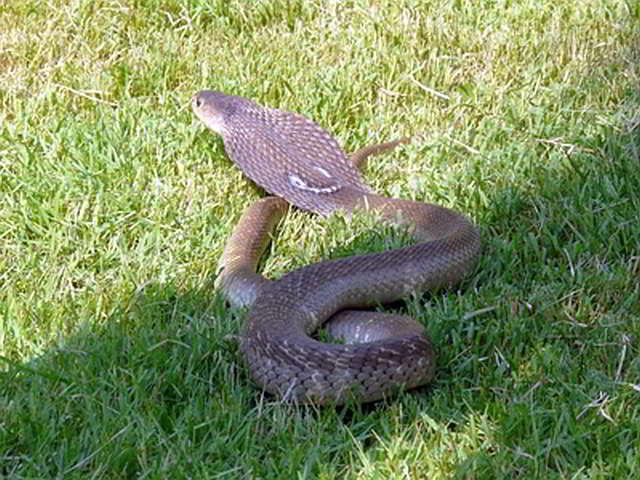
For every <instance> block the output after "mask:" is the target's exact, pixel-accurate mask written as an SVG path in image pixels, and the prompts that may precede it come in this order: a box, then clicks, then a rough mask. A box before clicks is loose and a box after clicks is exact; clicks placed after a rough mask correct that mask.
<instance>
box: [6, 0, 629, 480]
mask: <svg viewBox="0 0 640 480" xmlns="http://www.w3.org/2000/svg"><path fill="white" fill-rule="evenodd" d="M370 3H371V4H369V2H363V1H358V0H354V1H351V2H335V1H327V2H320V1H295V0H292V1H287V2H284V1H277V0H275V1H271V2H268V1H256V2H243V1H239V0H238V1H225V0H221V1H215V0H214V1H211V2H204V1H199V0H192V1H187V0H168V1H165V2H152V1H144V0H143V1H138V2H111V1H92V2H84V1H81V0H75V1H71V2H62V1H51V2H47V3H46V4H45V3H42V2H36V1H29V0H17V1H14V2H4V3H2V4H0V13H1V15H0V46H1V48H0V105H1V106H2V107H1V109H0V120H1V122H0V175H1V177H0V180H1V183H0V239H1V243H0V282H1V284H0V322H1V323H0V476H2V477H5V478H183V477H189V478H320V479H330V478H355V479H374V478H375V479H377V478H571V479H582V478H584V479H586V478H616V479H620V478H636V477H637V476H638V475H639V474H640V463H639V462H638V458H639V457H640V447H639V445H640V407H638V405H640V402H639V401H638V400H639V398H640V355H639V352H640V348H639V346H638V341H639V339H640V283H639V282H638V278H640V250H639V247H638V245H639V244H638V238H640V226H639V225H640V215H639V214H638V212H639V211H640V195H638V192H639V191H640V126H639V125H640V115H639V113H638V112H639V111H640V110H639V106H640V90H639V85H640V69H639V67H638V65H639V64H640V49H639V47H640V42H639V40H640V36H639V34H640V6H639V5H638V4H636V3H635V2H631V1H615V0H607V1H595V0H585V1H582V2H573V1H566V0H556V1H554V2H551V1H548V0H547V1H541V2H538V1H536V2H534V1H532V0H523V1H520V2H509V1H504V2H460V1H444V0H442V1H434V2H418V1H410V0H406V1H402V2H391V1H389V2H386V1H383V2H370ZM202 88H215V89H219V90H223V91H226V92H229V93H233V94H236V95H244V96H247V97H251V98H253V99H255V100H257V101H258V102H260V103H262V104H266V105H270V106H274V107H278V108H282V109H286V110H292V111H297V112H301V113H303V114H305V115H307V116H309V117H311V118H313V119H314V120H315V121H317V122H318V123H320V124H322V125H323V126H325V127H326V128H328V129H329V130H330V131H332V132H333V133H334V134H335V135H336V136H337V137H338V138H339V140H340V141H341V142H342V143H343V145H345V148H346V149H347V150H354V149H357V148H359V147H361V146H363V145H366V144H368V143H373V142H376V141H380V140H386V139H390V138H395V137H398V136H400V135H405V134H409V133H418V134H422V135H423V140H422V141H421V142H418V143H417V144H413V145H410V146H407V147H404V148H402V149H400V150H399V151H398V152H396V153H394V154H391V155H387V156H385V157H381V158H377V159H375V160H373V161H371V162H370V164H369V166H368V167H367V170H366V177H367V178H368V179H369V180H370V183H371V185H372V186H373V187H374V188H375V189H376V190H377V191H379V192H381V193H384V194H386V195H390V196H397V197H404V198H415V199H420V200H430V201H434V202H437V203H441V204H443V205H446V206H449V207H452V208H455V209H458V210H460V211H463V212H465V213H467V214H469V215H470V216H471V217H472V218H473V219H474V221H475V222H476V224H477V225H478V227H479V229H480V230H481V232H482V235H483V238H484V242H485V250H484V255H483V257H482V260H481V261H480V263H479V265H478V268H477V270H476V272H475V273H474V274H473V275H472V276H470V277H469V278H468V279H467V280H466V281H465V282H463V283H462V284H461V285H460V286H459V287H458V288H456V289H451V290H448V291H444V292H436V293H434V294H432V295H430V296H425V297H421V298H411V299H408V300H407V301H406V303H405V305H404V306H402V307H401V310H404V311H406V312H408V313H409V314H411V315H414V316H415V317H416V318H418V319H419V320H420V321H422V322H424V323H425V325H426V327H427V330H428V332H429V335H430V336H431V338H432V339H433V340H434V342H435V343H436V345H438V349H439V355H440V357H439V370H438V374H437V377H436V379H435V381H434V382H433V383H432V384H431V385H430V386H428V387H425V388H421V389H418V390H415V391H412V392H407V393H404V394H401V395H400V396H399V397H397V398H394V399H390V400H388V401H385V402H378V403H376V404H373V405H365V406H351V407H344V408H333V409H332V408H325V409H314V408H312V407H304V408H303V407H296V406H293V405H287V404H281V403H279V402H277V401H275V400H274V399H273V398H270V397H268V396H264V395H262V394H261V393H260V392H259V391H258V390H256V388H255V387H254V386H253V385H252V384H251V381H250V380H249V379H248V378H247V374H246V371H245V369H244V366H243V365H242V363H241V362H240V361H239V360H240V359H239V358H238V355H237V352H236V350H235V347H234V346H233V345H232V344H228V343H226V342H225V341H224V340H223V337H224V336H225V335H227V334H230V333H235V332H237V331H238V329H239V328H240V325H241V323H242V321H243V313H242V312H232V311H229V310H228V309H227V308H226V307H225V305H224V302H223V301H222V300H221V299H220V298H219V296H218V295H217V294H216V292H214V291H213V290H212V283H213V279H214V276H215V265H216V262H217V259H218V256H219V255H220V253H221V252H222V248H223V245H224V241H225V239H226V238H227V237H228V235H229V234H230V232H231V230H232V228H233V225H234V224H235V222H236V221H237V219H238V218H239V216H240V214H241V212H242V211H243V210H244V209H245V208H246V206H247V205H248V204H249V203H250V202H251V201H253V200H254V199H256V198H258V197H259V196H261V195H262V194H263V193H262V192H261V191H259V189H257V188H256V187H254V186H253V185H251V184H250V183H249V182H248V181H246V180H245V179H243V178H242V175H241V174H240V173H239V171H238V170H237V169H235V167H233V166H232V165H231V163H230V162H229V160H228V159H227V158H226V156H225V155H224V151H223V148H222V143H221V141H220V139H218V138H216V137H214V136H213V135H212V134H210V133H209V132H206V131H205V130H204V128H202V126H200V125H199V124H198V123H197V122H196V121H195V120H194V118H193V115H192V114H191V112H190V109H189V98H190V96H191V94H192V93H193V92H195V91H197V90H199V89H202ZM370 230H371V225H368V226H367V224H366V221H364V220H363V221H362V222H361V221H359V220H356V221H354V222H353V223H352V224H348V223H347V222H345V221H344V219H341V218H339V217H333V218H330V219H321V218H315V217H313V216H311V215H308V214H306V213H302V212H292V213H290V214H289V216H288V218H287V219H286V221H285V223H284V225H283V226H282V229H281V232H280V235H279V237H278V239H277V241H276V242H275V244H274V245H273V247H272V249H271V255H270V257H269V258H268V260H267V261H266V262H265V271H266V272H267V273H268V274H269V275H271V276H278V275H280V274H282V273H283V272H286V271H289V270H291V269H294V268H297V267H299V266H302V265H306V264H308V263H311V262H314V261H318V260H320V259H323V258H327V257H331V256H338V255H350V254H354V253H357V252H362V251H370V250H373V249H377V248H382V247H383V246H384V245H385V244H386V243H385V242H386V240H385V239H384V237H381V236H377V235H375V234H371V233H370Z"/></svg>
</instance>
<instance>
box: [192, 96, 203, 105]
mask: <svg viewBox="0 0 640 480" xmlns="http://www.w3.org/2000/svg"><path fill="white" fill-rule="evenodd" d="M193 104H194V105H195V106H196V107H197V108H200V107H201V106H202V100H201V99H200V97H193Z"/></svg>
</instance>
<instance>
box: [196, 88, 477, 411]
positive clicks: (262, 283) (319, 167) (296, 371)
mask: <svg viewBox="0 0 640 480" xmlns="http://www.w3.org/2000/svg"><path fill="white" fill-rule="evenodd" d="M192 106H193V109H194V112H195V113H196V115H197V116H198V117H199V118H200V120H202V121H203V122H204V123H205V124H206V125H207V126H208V127H209V128H210V129H212V130H213V131H214V132H216V133H219V134H220V135H222V137H223V139H224V144H225V150H226V151H227V153H228V155H229V156H230V157H231V159H232V160H233V161H234V162H235V163H236V165H238V167H240V168H241V169H242V170H243V172H244V173H245V174H246V175H247V176H248V177H249V178H251V179H252V180H253V181H254V182H256V183H257V184H258V185H260V186H261V187H263V188H264V189H266V190H267V191H268V192H270V193H272V194H275V195H277V196H280V197H283V198H284V199H286V200H287V201H288V202H290V203H292V204H294V205H296V206H298V207H299V208H302V209H305V210H310V211H313V212H317V213H321V214H328V213H331V212H333V211H335V210H337V209H341V210H344V211H346V212H351V211H353V210H354V209H359V208H360V209H370V210H375V211H376V212H379V214H380V215H381V217H382V218H383V219H385V220H388V221H391V222H395V223H400V224H402V225H404V226H407V227H408V228H409V229H410V230H411V232H412V233H413V236H414V237H415V238H416V240H417V241H418V242H420V243H418V244H417V245H413V246H409V247H404V248H400V249H396V250H390V251H386V252H382V253H375V254H370V255H362V256H356V257H349V258H342V259H337V260H328V261H324V262H320V263H316V264H313V265H309V266H307V267H304V268H301V269H299V270H296V271H294V272H291V273H289V274H287V275H285V276H284V277H282V278H280V279H279V280H276V281H268V280H266V279H263V278H262V277H261V276H259V275H257V274H256V273H255V265H256V263H257V259H258V258H259V256H260V255H261V253H262V250H263V249H264V246H265V245H266V242H265V241H264V238H265V236H266V235H267V234H268V233H269V231H270V229H271V228H272V226H273V224H274V221H273V220H272V218H275V216H278V215H281V214H282V212H283V211H284V208H286V205H285V204H284V203H282V201H281V200H279V199H275V198H268V199H263V200H261V201H260V202H261V203H258V204H256V205H254V206H252V207H250V209H249V211H248V212H247V213H246V214H245V215H244V216H243V219H242V220H241V222H240V224H239V227H238V228H237V229H236V230H235V231H234V233H233V235H232V237H231V240H230V242H229V243H228V244H227V247H226V248H225V253H224V255H223V261H222V267H223V272H222V275H221V277H220V278H221V281H220V282H219V284H220V285H221V286H222V288H223V291H224V292H225V295H227V297H228V298H230V299H231V301H232V302H233V303H250V304H252V307H251V309H250V311H249V318H248V320H247V323H246V325H245V328H244V331H243V333H242V336H241V342H240V348H241V350H242V352H243V354H244V357H245V359H246V362H247V365H248V367H249V371H250V373H251V376H252V378H253V379H254V380H255V381H256V383H258V385H260V386H261V387H262V388H263V389H264V390H266V391H267V392H270V393H273V394H275V395H279V396H280V397H282V398H283V399H291V400H294V401H298V402H313V403H316V404H325V403H336V404H338V403H344V402H345V401H347V400H348V399H349V398H352V399H355V400H356V401H363V402H366V401H373V400H377V399H380V398H382V397H384V396H386V395H390V394H393V393H394V392H395V391H397V390H398V389H400V388H412V387H415V386H418V385H423V384H425V383H427V382H429V381H430V380H431V378H432V377H433V374H434V371H435V352H434V349H433V347H432V346H431V343H430V342H429V340H428V339H427V338H426V337H425V336H424V333H423V329H422V327H421V326H419V325H418V324H416V323H415V322H413V321H412V320H408V319H405V318H401V319H398V317H397V316H388V318H387V316H384V314H376V316H375V318H374V319H373V320H371V321H370V320H362V315H363V314H362V312H358V313H350V312H349V310H348V309H352V308H361V307H365V306H372V305H377V304H380V303H387V302H391V301H394V300H397V299H399V298H401V297H403V296H405V295H407V294H409V293H411V292H416V291H424V290H427V289H433V288H438V287H441V286H446V285H451V284H454V283H456V282H458V281H459V280H460V279H461V278H462V277H463V276H464V275H465V274H467V273H468V272H469V271H470V269H471V268H472V267H473V265H474V263H475V261H476V259H477V257H478V255H479V252H480V238H479V236H478V234H477V232H476V230H475V228H474V227H473V225H472V224H471V223H470V222H469V221H468V220H467V219H466V218H465V217H464V216H462V215H460V214H459V213H457V212H454V211H452V210H449V209H446V208H443V207H439V206H437V205H432V204H428V203H422V202H412V201H408V200H399V199H391V198H385V197H381V196H378V195H375V194H373V193H371V191H370V189H369V188H368V187H367V186H366V185H365V184H364V181H363V180H362V177H361V175H360V172H359V170H358V169H357V165H359V164H360V163H361V161H362V160H363V159H364V158H365V157H367V156H368V155H369V154H371V153H376V152H377V151H378V150H386V149H390V148H393V147H394V146H395V145H397V144H398V143H400V142H404V141H406V139H403V140H400V141H396V142H390V143H388V144H383V145H380V146H372V147H367V148H365V149H363V150H361V151H359V152H357V153H356V154H355V155H354V156H353V157H352V158H353V159H352V160H350V159H349V158H348V157H347V156H346V155H345V153H344V152H343V151H342V149H341V148H340V146H339V145H338V143H337V142H336V140H335V139H334V138H333V137H332V136H331V135H330V134H329V133H328V132H326V131H325V130H324V129H322V128H321V127H320V126H318V125H316V124H315V123H313V122H311V121H310V120H308V119H306V118H305V117H303V116H301V115H297V114H293V113H288V112H283V111H280V110H275V109H269V108H264V107H261V106H259V105H257V104H255V103H254V102H252V101H250V100H248V99H245V98H242V97H235V96H231V95H225V94H223V93H219V92H214V91H202V92H198V93H196V94H195V95H194V96H193V99H192ZM247 292H249V293H247ZM234 298H236V299H237V301H234ZM380 315H383V316H382V317H381V316H380ZM329 319H331V320H330V324H331V326H332V328H333V326H334V325H335V331H337V332H339V333H338V334H339V335H343V336H347V337H349V336H350V335H352V337H353V338H347V339H346V340H347V343H348V344H345V345H334V344H325V343H321V342H318V341H316V340H314V339H312V338H311V337H310V336H309V335H310V334H311V333H312V332H313V331H314V330H315V329H317V328H318V327H319V326H320V325H322V324H323V323H325V322H326V321H328V320H329ZM387 320H388V321H387ZM385 323H386V324H387V325H385ZM368 324H370V325H369V326H370V327H371V328H372V331H369V330H367V328H368ZM389 324H390V325H391V327H388V325H389ZM363 332H364V333H363ZM381 332H382V333H381ZM371 338H373V341H370V342H368V343H349V342H362V341H366V340H369V339H371Z"/></svg>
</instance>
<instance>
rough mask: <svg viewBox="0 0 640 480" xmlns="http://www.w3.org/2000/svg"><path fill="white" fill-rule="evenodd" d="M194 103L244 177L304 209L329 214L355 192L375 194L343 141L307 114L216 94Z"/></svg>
mask: <svg viewBox="0 0 640 480" xmlns="http://www.w3.org/2000/svg"><path fill="white" fill-rule="evenodd" d="M191 103H192V107H193V110H194V112H195V114H196V115H197V117H198V118H199V119H200V120H201V121H202V122H203V123H204V124H205V125H206V126H207V127H209V128H210V129H211V130H213V131H214V132H216V133H218V134H220V135H221V136H222V138H223V140H224V146H225V150H226V151H227V154H228V155H229V157H230V158H231V159H232V160H233V162H234V163H235V164H236V165H237V166H238V167H239V168H240V169H241V170H242V171H243V172H244V173H245V175H247V176H248V177H249V178H250V179H251V180H253V181H254V182H255V183H256V184H258V185H259V186H261V187H263V188H265V189H266V190H267V191H268V192H270V193H272V194H275V195H279V196H284V197H286V198H288V199H289V201H290V202H291V203H293V204H294V205H296V206H297V207H299V208H302V209H304V210H313V211H320V213H325V214H327V213H329V212H331V211H333V210H335V209H336V208H338V207H340V206H342V205H344V202H345V199H346V198H353V194H354V193H355V192H362V193H368V192H370V189H369V187H368V186H367V185H366V184H365V183H364V181H363V179H362V176H361V174H360V171H359V170H358V169H357V168H356V167H355V166H354V165H353V164H352V163H351V162H350V161H349V159H348V158H347V156H346V154H345V153H344V151H343V150H342V149H341V148H340V145H339V144H338V142H337V141H336V140H335V139H334V138H333V137H332V136H331V135H330V134H329V133H328V132H327V131H326V130H324V129H323V128H322V127H320V126H319V125H317V124H316V123H314V122H312V121H311V120H309V119H307V118H305V117H304V116H302V115H298V114H295V113H290V112H285V111H282V110H278V109H274V108H266V107H262V106H260V105H258V104H256V103H254V102H252V101H251V100H248V99H246V98H242V97H236V96H233V95H226V94H224V93H220V92H216V91H212V90H203V91H201V92H198V93H196V94H195V95H194V96H193V98H192V101H191ZM310 140H312V141H310ZM265 158H268V159H270V163H269V165H266V163H265V162H264V160H263V159H265Z"/></svg>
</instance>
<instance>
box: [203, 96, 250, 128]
mask: <svg viewBox="0 0 640 480" xmlns="http://www.w3.org/2000/svg"><path fill="white" fill-rule="evenodd" d="M246 102H249V100H247V99H245V98H242V97H235V96H233V95H226V94H224V93H221V92H216V91H214V90H201V91H199V92H197V93H196V94H195V95H193V97H191V107H192V108H193V112H194V113H195V114H196V116H197V117H198V118H199V119H200V120H201V121H202V122H203V123H204V124H205V125H206V126H207V127H208V128H210V129H211V130H213V131H214V132H216V133H217V134H219V135H222V136H223V137H224V136H225V135H228V134H230V133H231V127H230V120H231V118H232V117H233V115H234V114H235V113H236V112H237V110H238V109H239V108H240V107H242V105H243V103H246Z"/></svg>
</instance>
